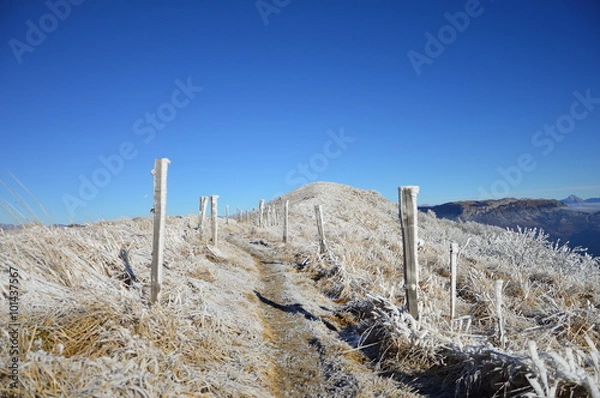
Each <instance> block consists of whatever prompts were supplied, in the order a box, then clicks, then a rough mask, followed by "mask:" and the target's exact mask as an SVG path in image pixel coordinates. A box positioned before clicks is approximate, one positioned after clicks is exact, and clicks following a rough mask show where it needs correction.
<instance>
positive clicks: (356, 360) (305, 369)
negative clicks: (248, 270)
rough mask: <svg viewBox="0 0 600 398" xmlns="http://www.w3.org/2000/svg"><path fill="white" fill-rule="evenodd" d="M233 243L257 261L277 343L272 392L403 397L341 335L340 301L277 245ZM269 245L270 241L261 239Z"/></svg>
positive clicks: (268, 326)
mask: <svg viewBox="0 0 600 398" xmlns="http://www.w3.org/2000/svg"><path fill="white" fill-rule="evenodd" d="M229 242H230V243H232V244H234V245H236V246H237V247H238V248H240V249H241V250H243V251H245V252H247V253H249V254H250V255H252V257H253V258H254V259H255V262H256V267H257V270H258V272H259V275H260V287H258V288H257V289H256V290H255V291H254V294H255V296H256V298H257V301H258V302H259V305H260V308H261V310H260V312H261V313H262V316H261V317H262V321H263V324H264V330H265V332H264V335H265V336H264V338H265V339H266V340H267V341H269V343H270V344H271V345H272V348H273V352H274V355H273V357H272V358H269V360H270V362H271V363H270V365H271V377H272V393H273V395H274V396H276V397H373V396H385V397H394V396H402V395H401V393H400V391H399V390H398V386H396V385H395V383H394V382H393V381H392V380H390V379H388V378H383V377H379V376H378V375H377V374H376V373H375V372H374V371H373V369H371V368H370V367H369V366H368V364H367V363H366V359H365V357H364V356H363V355H362V354H361V353H360V351H359V350H356V349H354V348H353V347H351V346H350V345H349V344H348V343H346V342H345V341H344V340H342V339H341V337H340V332H341V329H342V327H343V326H342V325H339V324H338V323H337V322H336V317H335V311H336V304H335V303H334V302H333V301H332V300H331V299H329V298H327V297H325V296H324V295H323V294H322V293H321V292H319V291H318V290H317V288H316V287H315V286H314V282H313V281H312V280H310V279H309V278H308V277H307V276H306V275H305V274H302V273H300V272H298V271H296V270H295V269H294V268H293V266H292V264H290V263H288V262H286V261H284V259H283V258H282V257H283V255H282V254H279V253H278V249H277V248H275V247H271V246H270V245H269V247H267V246H265V245H264V244H258V245H256V244H251V243H249V242H246V241H243V240H241V239H237V238H231V239H229ZM262 243H265V242H262Z"/></svg>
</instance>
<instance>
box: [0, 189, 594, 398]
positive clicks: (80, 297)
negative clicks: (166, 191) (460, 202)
mask: <svg viewBox="0 0 600 398" xmlns="http://www.w3.org/2000/svg"><path fill="white" fill-rule="evenodd" d="M283 199H288V200H290V236H291V243H289V244H288V245H283V244H281V243H280V241H281V224H279V225H272V226H267V227H265V228H262V229H259V228H257V227H256V226H255V225H253V224H252V223H250V222H236V221H234V220H231V222H230V225H227V226H226V225H224V223H222V225H221V234H222V235H223V237H224V238H225V239H222V240H221V243H220V247H219V248H218V249H210V248H207V247H206V246H205V239H202V238H201V237H199V236H198V233H197V231H195V230H193V229H192V228H191V226H195V223H196V217H195V216H190V217H169V218H168V222H167V225H168V228H167V237H166V245H165V267H166V269H165V280H164V288H163V292H164V293H163V299H162V302H161V305H160V306H157V307H153V306H150V305H149V304H148V303H147V299H148V293H149V290H150V288H149V282H150V270H149V264H150V256H151V238H152V236H151V235H152V223H151V220H150V219H148V218H138V219H133V220H117V221H111V222H102V223H97V224H93V225H87V226H84V227H71V228H51V227H45V226H42V225H31V226H26V227H24V228H23V229H21V230H15V231H0V264H1V267H2V269H3V270H6V269H7V268H8V267H10V266H13V267H16V268H17V269H18V270H19V276H20V286H21V295H20V298H21V301H20V306H19V321H20V336H19V346H20V355H21V368H20V375H19V382H20V383H21V387H22V392H23V393H24V396H25V397H58V396H61V397H84V396H98V397H104V396H106V397H119V396H122V397H133V396H140V397H180V396H181V397H185V396H189V397H197V396H206V397H230V396H231V397H269V396H325V395H328V396H335V394H337V393H339V394H342V392H341V391H344V394H346V395H343V396H356V397H371V396H385V397H388V396H389V397H416V396H422V395H433V396H444V394H447V395H448V396H454V395H455V394H458V396H464V395H466V394H467V393H468V394H470V395H471V396H489V395H491V394H493V393H500V394H502V393H506V394H508V395H521V396H536V395H538V396H541V395H546V396H568V395H569V394H570V393H574V394H575V395H577V396H594V397H596V396H597V395H594V394H597V391H598V384H600V354H598V350H597V347H599V346H600V329H599V328H600V325H599V322H598V319H600V304H599V303H600V291H599V289H598V286H600V272H599V270H600V265H599V262H598V260H597V259H592V258H590V257H588V256H585V255H582V254H581V253H578V252H577V251H573V250H570V249H568V248H565V247H556V246H553V245H551V244H549V243H548V242H547V241H545V240H544V235H543V234H541V233H540V231H521V232H520V233H519V232H511V231H505V230H502V229H499V228H494V227H488V226H483V225H480V224H474V223H462V224H461V223H455V222H450V221H446V220H438V219H436V218H435V216H433V215H431V214H420V216H419V224H420V225H419V234H420V237H421V238H422V239H423V240H424V242H425V244H424V245H423V247H421V249H420V252H419V255H420V260H421V261H420V263H421V281H420V286H419V288H420V298H421V304H420V307H421V314H422V318H421V319H420V321H419V322H417V321H415V320H414V319H412V318H411V317H410V316H409V315H408V314H407V313H406V312H405V311H404V309H403V306H404V304H405V303H404V292H403V287H402V278H403V275H402V243H401V231H400V225H399V221H398V214H397V212H398V211H397V204H395V203H393V202H390V201H387V200H385V199H383V198H382V197H381V196H380V195H378V194H377V193H375V192H372V191H362V190H358V189H354V188H351V187H347V186H342V185H339V184H327V183H317V184H310V185H308V186H305V187H302V188H300V189H298V190H296V191H293V192H291V193H289V194H287V195H285V196H284V197H283V198H282V199H279V200H277V201H276V202H274V204H275V205H276V206H277V207H278V208H280V206H281V203H282V202H281V200H283ZM315 204H321V205H323V210H324V216H325V233H326V236H327V239H328V244H329V245H328V246H329V248H330V251H329V253H327V254H326V255H319V254H318V250H319V248H318V243H317V231H316V225H315V221H314V205H315ZM251 241H252V242H255V244H251V243H249V242H251ZM261 241H262V243H265V244H267V245H268V247H266V246H263V245H262V244H261ZM451 241H456V242H457V243H458V244H459V246H460V248H461V253H460V257H459V276H458V283H457V287H458V303H457V304H458V305H457V310H458V313H457V317H458V318H459V319H457V320H455V321H454V322H450V319H449V316H448V313H449V296H448V287H449V273H448V271H447V266H448V248H449V244H450V242H451ZM123 248H124V249H127V250H129V253H130V260H131V264H132V266H133V269H134V271H135V273H136V275H137V277H138V279H139V280H140V281H141V284H140V285H139V286H133V287H129V286H127V285H126V284H125V282H124V281H125V275H124V268H123V262H122V259H120V258H119V253H120V250H121V249H123ZM261 256H263V257H261ZM264 256H267V257H268V258H269V259H271V260H277V261H276V262H273V264H272V265H269V264H268V263H265V264H262V265H261V262H260V261H258V262H257V259H258V258H267V257H264ZM275 271H277V272H279V273H281V274H277V275H278V276H277V278H279V279H274V280H275V281H279V282H277V283H274V282H273V281H272V280H271V279H269V278H273V277H272V275H274V274H273V272H275ZM3 275H5V277H4V280H2V281H1V283H0V289H2V293H3V294H4V295H5V296H6V295H7V294H8V291H7V285H8V274H7V273H3ZM497 279H503V280H504V281H505V283H504V290H503V300H504V307H503V315H504V316H503V321H504V326H505V331H506V341H505V342H504V343H505V348H504V349H502V348H501V343H502V342H500V341H499V339H498V327H497V325H498V323H497V322H498V319H497V314H496V309H495V306H494V286H495V281H496V280H497ZM279 285H281V286H283V287H282V290H277V289H276V288H275V287H276V286H279ZM257 291H259V292H262V294H263V295H264V296H265V297H267V296H269V297H267V298H268V299H269V300H272V301H273V302H275V304H273V305H268V304H266V303H268V301H266V302H264V300H262V301H261V300H260V298H259V296H257V294H256V292H257ZM267 292H268V293H270V295H269V294H267ZM297 303H301V307H297V306H294V305H296V304H297ZM277 305H279V306H280V307H281V308H288V309H291V310H293V311H292V312H291V313H290V314H287V313H285V312H281V310H280V309H277V308H278V307H277ZM286 306H288V307H286ZM289 306H291V307H289ZM3 307H4V309H3V310H2V311H4V312H2V317H1V318H0V324H1V325H2V330H3V333H2V334H1V335H0V361H2V362H3V363H4V364H8V361H10V355H9V352H8V347H9V343H8V342H9V335H8V332H7V331H6V327H5V326H6V325H7V324H8V321H7V319H8V317H7V314H6V312H7V306H3ZM299 308H302V310H306V311H308V312H307V313H304V316H302V314H303V312H301V311H300V310H299ZM324 308H325V309H327V311H326V310H325V309H324ZM299 311H300V312H299ZM280 312H281V313H280ZM307 314H308V315H307ZM314 314H316V315H314ZM309 315H310V316H309ZM313 315H314V316H313ZM311 317H314V319H313V318H311ZM315 319H316V320H317V321H315ZM319 320H320V322H319ZM323 320H324V321H327V322H328V323H329V324H330V325H333V326H334V327H335V328H336V329H337V332H332V331H331V330H328V329H327V327H325V326H324V325H325V322H323ZM287 336H295V338H294V339H293V340H294V341H293V344H292V343H291V342H286V339H287ZM534 343H535V344H534ZM292 353H293V354H292ZM286 358H287V359H286ZM294 363H296V364H299V366H300V365H301V366H303V367H305V368H306V369H308V371H309V372H308V373H306V374H304V373H302V372H299V373H298V372H297V371H296V370H294V369H292V368H290V367H289V364H294ZM365 363H369V364H370V365H369V367H367V366H366V365H365ZM7 369H8V368H7V367H6V366H3V367H2V368H1V369H0V396H8V395H9V394H10V392H11V391H10V389H9V388H8V385H9V383H8V380H9V379H8V377H9V372H8V370H7ZM311 369H312V370H311ZM327 369H329V370H327ZM295 372H296V373H295ZM310 372H314V373H310ZM294 375H295V376H294ZM311 375H312V376H315V377H312V378H311ZM286 377H287V378H289V380H287V379H286V380H285V382H282V378H286ZM310 380H322V382H321V383H320V384H315V385H310V383H311V381H310ZM336 381H340V385H341V386H342V387H339V389H336V388H338V387H336ZM300 382H302V383H309V384H308V385H307V387H306V388H305V389H302V390H298V391H304V393H300V392H296V393H294V392H293V391H286V389H290V388H292V387H290V386H292V385H294V383H300ZM313 383H316V382H314V381H313ZM302 394H304V395H302Z"/></svg>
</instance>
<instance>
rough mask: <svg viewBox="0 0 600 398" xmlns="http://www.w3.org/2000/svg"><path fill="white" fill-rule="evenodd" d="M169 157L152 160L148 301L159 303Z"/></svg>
mask: <svg viewBox="0 0 600 398" xmlns="http://www.w3.org/2000/svg"><path fill="white" fill-rule="evenodd" d="M169 163H171V162H170V161H169V159H167V158H162V159H155V160H154V170H152V174H154V230H153V232H152V264H151V275H150V276H151V277H150V302H151V303H152V304H156V303H159V304H160V298H161V290H162V275H163V274H162V268H163V250H164V247H165V239H164V231H165V219H166V210H167V169H168V165H169Z"/></svg>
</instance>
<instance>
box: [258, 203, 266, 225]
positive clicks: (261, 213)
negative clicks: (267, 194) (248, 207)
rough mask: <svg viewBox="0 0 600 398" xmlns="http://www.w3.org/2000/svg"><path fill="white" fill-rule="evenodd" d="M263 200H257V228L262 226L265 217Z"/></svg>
mask: <svg viewBox="0 0 600 398" xmlns="http://www.w3.org/2000/svg"><path fill="white" fill-rule="evenodd" d="M264 213H265V201H264V199H261V200H259V201H258V226H259V228H262V227H263V223H264V219H265V218H264V217H265V214H264Z"/></svg>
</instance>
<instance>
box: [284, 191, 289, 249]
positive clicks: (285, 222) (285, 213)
mask: <svg viewBox="0 0 600 398" xmlns="http://www.w3.org/2000/svg"><path fill="white" fill-rule="evenodd" d="M289 207H290V201H289V200H286V201H285V203H284V204H283V243H288V212H289Z"/></svg>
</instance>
